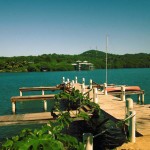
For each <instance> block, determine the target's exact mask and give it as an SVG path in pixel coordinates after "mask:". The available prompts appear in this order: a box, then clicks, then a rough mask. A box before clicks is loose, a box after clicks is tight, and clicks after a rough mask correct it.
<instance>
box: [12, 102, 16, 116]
mask: <svg viewBox="0 0 150 150" xmlns="http://www.w3.org/2000/svg"><path fill="white" fill-rule="evenodd" d="M12 112H13V114H15V113H16V103H15V102H12Z"/></svg>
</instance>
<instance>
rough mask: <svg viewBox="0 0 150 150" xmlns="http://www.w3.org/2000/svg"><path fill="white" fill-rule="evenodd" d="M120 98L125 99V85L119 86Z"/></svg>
mask: <svg viewBox="0 0 150 150" xmlns="http://www.w3.org/2000/svg"><path fill="white" fill-rule="evenodd" d="M121 100H122V101H125V86H121Z"/></svg>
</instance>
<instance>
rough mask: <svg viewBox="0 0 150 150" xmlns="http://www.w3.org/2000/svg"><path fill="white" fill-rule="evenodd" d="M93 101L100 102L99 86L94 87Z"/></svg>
mask: <svg viewBox="0 0 150 150" xmlns="http://www.w3.org/2000/svg"><path fill="white" fill-rule="evenodd" d="M93 101H94V102H95V103H98V97H97V88H93Z"/></svg>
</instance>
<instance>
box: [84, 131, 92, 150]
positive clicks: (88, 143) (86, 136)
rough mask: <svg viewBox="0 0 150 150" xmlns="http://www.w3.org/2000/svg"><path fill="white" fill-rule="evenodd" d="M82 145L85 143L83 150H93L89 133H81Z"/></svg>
mask: <svg viewBox="0 0 150 150" xmlns="http://www.w3.org/2000/svg"><path fill="white" fill-rule="evenodd" d="M83 143H85V145H84V149H85V150H93V135H92V134H91V133H83Z"/></svg>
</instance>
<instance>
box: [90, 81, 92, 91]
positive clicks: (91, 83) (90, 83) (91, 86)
mask: <svg viewBox="0 0 150 150" xmlns="http://www.w3.org/2000/svg"><path fill="white" fill-rule="evenodd" d="M90 89H92V79H90Z"/></svg>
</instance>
